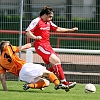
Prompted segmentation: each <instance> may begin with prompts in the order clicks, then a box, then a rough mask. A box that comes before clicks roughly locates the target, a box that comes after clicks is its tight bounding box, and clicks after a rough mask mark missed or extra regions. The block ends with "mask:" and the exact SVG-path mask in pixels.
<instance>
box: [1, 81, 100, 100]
mask: <svg viewBox="0 0 100 100" xmlns="http://www.w3.org/2000/svg"><path fill="white" fill-rule="evenodd" d="M7 85H8V91H3V89H2V86H1V84H0V100H100V88H99V87H100V86H99V85H95V86H96V89H97V91H96V93H94V94H93V93H85V92H84V86H85V84H77V85H76V86H75V87H74V88H72V89H71V90H70V91H69V92H65V91H64V90H61V89H60V90H54V84H50V86H49V87H46V88H45V89H44V91H41V90H39V89H29V90H27V91H24V90H23V89H22V86H23V82H18V81H7Z"/></svg>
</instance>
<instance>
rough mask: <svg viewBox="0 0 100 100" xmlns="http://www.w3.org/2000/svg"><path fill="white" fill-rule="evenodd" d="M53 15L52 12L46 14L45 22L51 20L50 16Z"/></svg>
mask: <svg viewBox="0 0 100 100" xmlns="http://www.w3.org/2000/svg"><path fill="white" fill-rule="evenodd" d="M53 15H54V14H53V12H52V13H51V14H49V15H46V21H47V22H49V21H51V20H52V18H53Z"/></svg>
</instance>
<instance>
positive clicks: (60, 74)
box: [54, 64, 65, 80]
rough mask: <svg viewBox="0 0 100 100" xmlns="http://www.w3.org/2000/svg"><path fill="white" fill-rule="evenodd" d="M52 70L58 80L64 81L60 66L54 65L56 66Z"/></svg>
mask: <svg viewBox="0 0 100 100" xmlns="http://www.w3.org/2000/svg"><path fill="white" fill-rule="evenodd" d="M54 70H55V73H56V75H57V76H58V78H59V79H60V80H64V79H65V75H64V73H63V69H62V67H61V64H56V65H55V66H54Z"/></svg>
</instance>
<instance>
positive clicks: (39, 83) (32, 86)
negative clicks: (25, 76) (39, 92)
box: [28, 81, 46, 89]
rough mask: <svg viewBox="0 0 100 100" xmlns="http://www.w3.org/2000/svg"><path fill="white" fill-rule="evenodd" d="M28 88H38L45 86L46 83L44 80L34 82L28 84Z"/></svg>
mask: <svg viewBox="0 0 100 100" xmlns="http://www.w3.org/2000/svg"><path fill="white" fill-rule="evenodd" d="M28 85H29V87H30V88H35V89H40V88H43V87H46V83H45V82H44V81H40V82H36V83H35V84H32V83H31V84H28Z"/></svg>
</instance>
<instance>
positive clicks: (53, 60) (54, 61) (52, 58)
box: [50, 54, 61, 64]
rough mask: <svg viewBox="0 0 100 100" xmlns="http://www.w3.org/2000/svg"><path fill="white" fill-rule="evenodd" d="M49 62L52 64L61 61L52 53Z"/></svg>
mask: <svg viewBox="0 0 100 100" xmlns="http://www.w3.org/2000/svg"><path fill="white" fill-rule="evenodd" d="M50 62H51V63H52V64H57V63H61V61H60V59H59V58H58V57H57V56H56V55H54V54H52V55H51V56H50Z"/></svg>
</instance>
